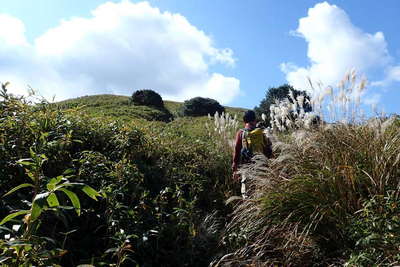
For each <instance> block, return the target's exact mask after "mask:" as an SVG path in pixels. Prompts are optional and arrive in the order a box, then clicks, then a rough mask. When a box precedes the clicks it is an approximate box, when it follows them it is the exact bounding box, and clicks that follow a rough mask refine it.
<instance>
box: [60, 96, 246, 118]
mask: <svg viewBox="0 0 400 267" xmlns="http://www.w3.org/2000/svg"><path fill="white" fill-rule="evenodd" d="M56 104H57V105H58V106H59V107H61V108H65V109H69V108H79V109H80V110H82V111H85V112H87V113H88V114H90V115H92V116H94V117H111V118H114V119H121V120H132V119H145V120H148V121H153V120H155V121H169V117H170V114H172V115H173V116H174V117H178V113H179V110H180V108H181V106H182V104H183V103H181V102H174V101H164V105H165V109H164V110H163V109H157V108H154V107H148V106H138V105H134V104H132V103H130V101H129V97H128V96H121V95H107V94H104V95H92V96H83V97H78V98H73V99H68V100H64V101H61V102H58V103H56ZM225 109H226V112H229V113H230V114H237V115H238V116H239V117H240V115H241V113H242V112H243V111H244V110H245V109H242V108H233V107H225Z"/></svg>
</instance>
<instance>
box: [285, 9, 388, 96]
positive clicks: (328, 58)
mask: <svg viewBox="0 0 400 267" xmlns="http://www.w3.org/2000/svg"><path fill="white" fill-rule="evenodd" d="M295 35H296V36H300V37H301V38H304V39H305V40H306V42H307V44H308V50H307V57H308V58H309V60H310V65H309V66H306V67H300V66H297V65H295V64H294V63H291V62H286V63H282V64H281V66H280V67H281V70H282V71H283V72H284V73H285V74H286V79H287V81H288V82H289V83H290V84H292V85H293V86H294V87H296V88H301V89H310V86H309V83H308V80H307V78H308V77H309V78H310V79H311V80H312V81H318V82H322V83H323V84H325V85H333V86H335V85H337V83H338V82H339V81H340V80H341V79H342V78H343V76H344V74H345V73H346V72H347V71H349V70H350V69H353V68H355V69H356V70H357V71H358V72H359V73H366V72H367V71H369V70H372V69H374V68H382V67H385V66H387V65H388V64H389V63H390V60H391V58H390V56H389V53H388V50H387V44H386V41H385V37H384V35H383V33H382V32H377V33H374V34H371V33H367V32H364V31H362V30H361V29H360V28H358V27H356V26H355V25H353V24H352V22H351V21H350V18H349V16H348V15H347V14H346V12H345V11H344V10H342V9H340V8H339V7H337V6H335V5H331V4H329V3H327V2H323V3H319V4H316V5H315V6H314V7H313V8H310V9H309V10H308V15H307V16H306V17H304V18H301V19H300V20H299V26H298V28H297V30H296V31H295ZM376 99H378V98H377V97H375V100H376Z"/></svg>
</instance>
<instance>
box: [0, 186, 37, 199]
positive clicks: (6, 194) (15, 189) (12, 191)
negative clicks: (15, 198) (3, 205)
mask: <svg viewBox="0 0 400 267" xmlns="http://www.w3.org/2000/svg"><path fill="white" fill-rule="evenodd" d="M25 187H34V185H33V184H20V185H19V186H16V187H14V188H13V189H11V190H10V191H8V192H7V193H5V194H4V196H3V197H5V196H8V195H10V194H12V193H14V192H15V191H17V190H19V189H21V188H25Z"/></svg>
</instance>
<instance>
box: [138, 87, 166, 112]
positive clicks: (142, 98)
mask: <svg viewBox="0 0 400 267" xmlns="http://www.w3.org/2000/svg"><path fill="white" fill-rule="evenodd" d="M131 101H132V103H134V104H136V105H141V106H153V107H157V108H164V102H163V100H162V98H161V96H160V95H159V94H158V93H156V92H155V91H153V90H149V89H143V90H137V91H136V92H134V93H133V94H132V97H131Z"/></svg>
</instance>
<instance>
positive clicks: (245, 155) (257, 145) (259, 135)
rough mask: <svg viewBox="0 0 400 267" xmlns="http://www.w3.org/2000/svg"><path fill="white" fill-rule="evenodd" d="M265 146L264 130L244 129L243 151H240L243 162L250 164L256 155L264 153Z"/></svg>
mask: <svg viewBox="0 0 400 267" xmlns="http://www.w3.org/2000/svg"><path fill="white" fill-rule="evenodd" d="M265 146H266V144H265V137H264V132H263V129H261V128H255V129H247V128H244V129H242V150H241V151H240V155H241V161H242V162H250V161H251V158H252V157H253V155H254V153H263V152H264V147H265Z"/></svg>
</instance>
